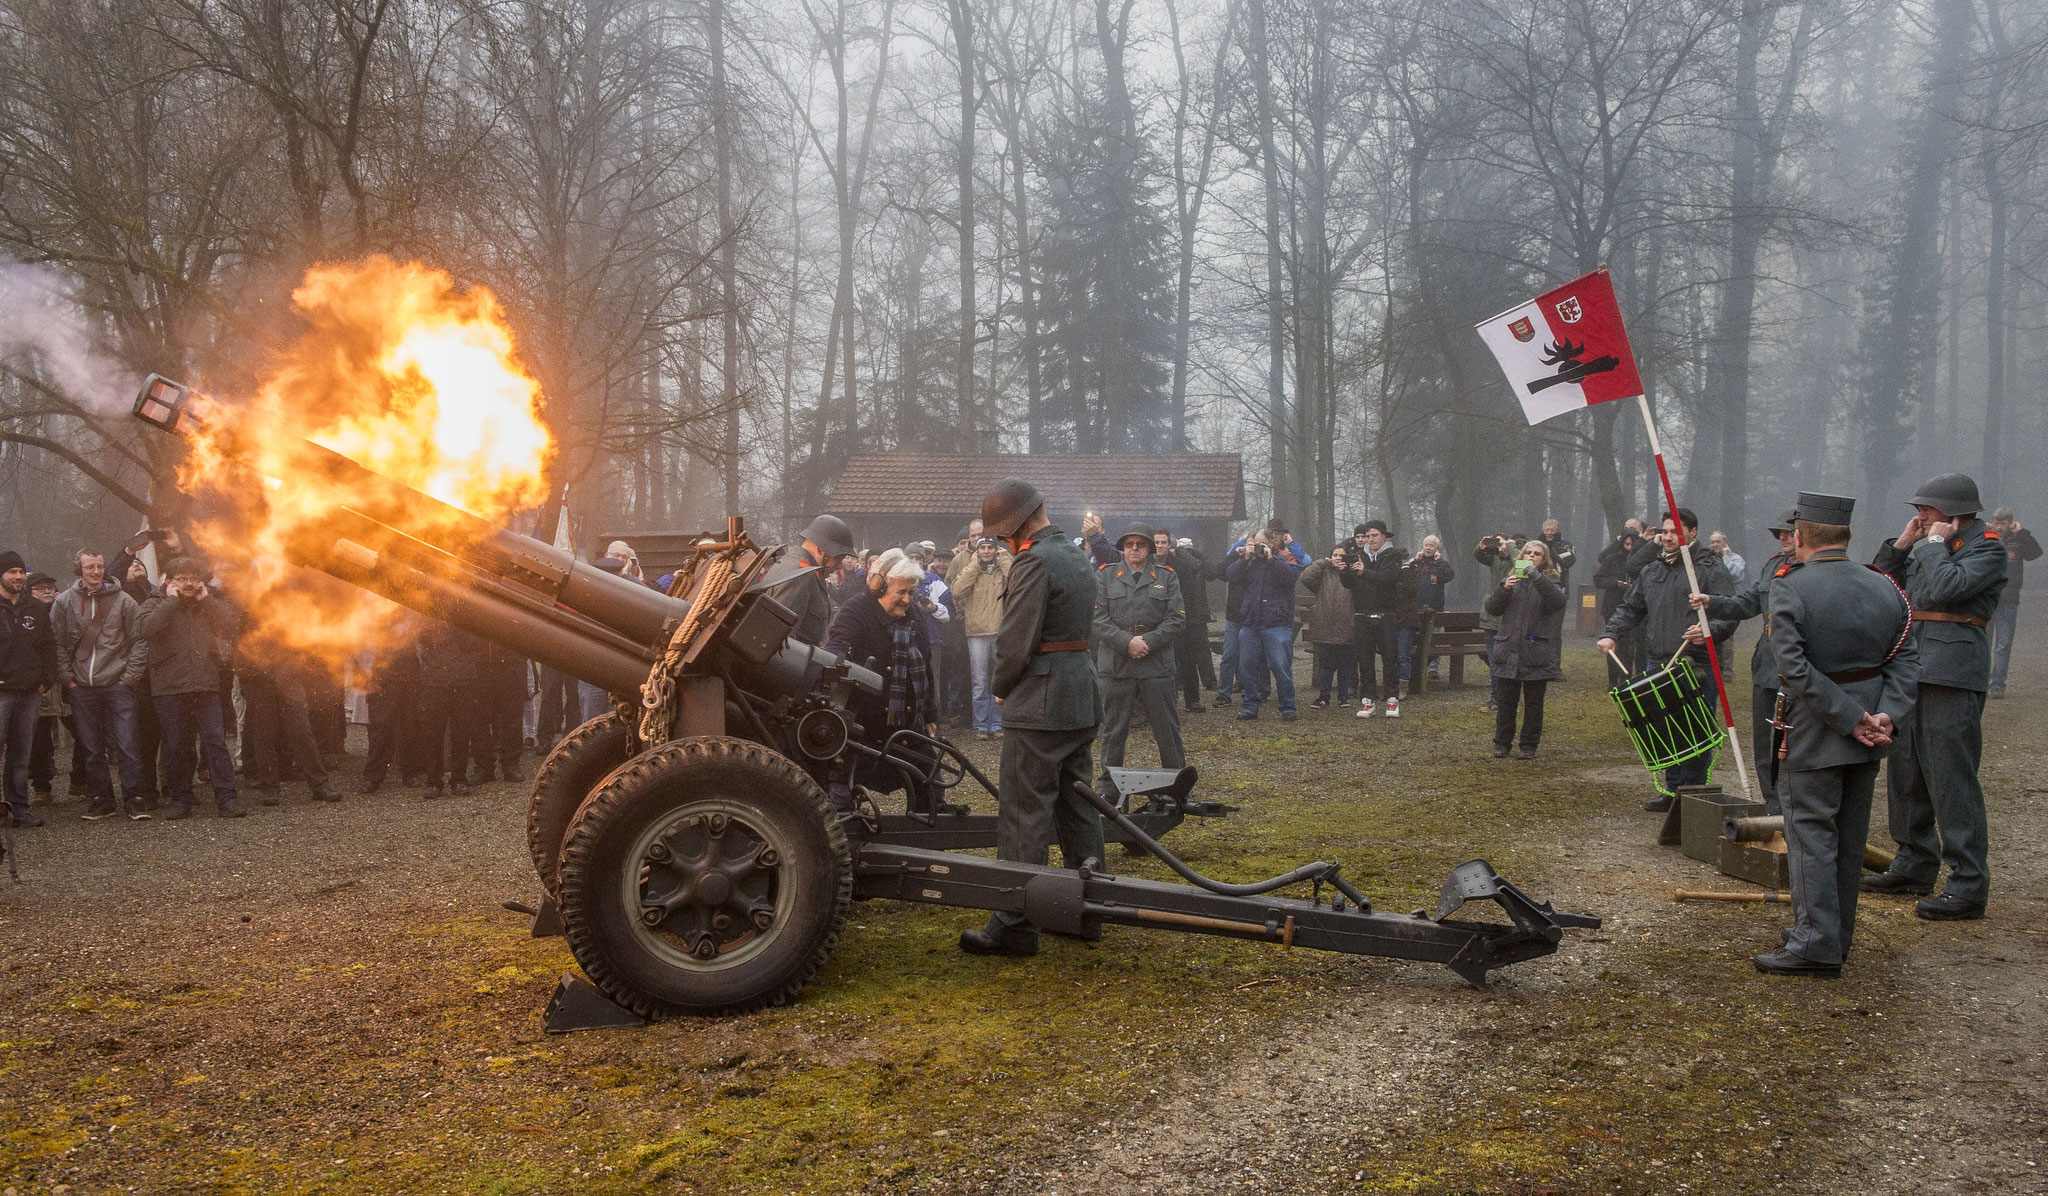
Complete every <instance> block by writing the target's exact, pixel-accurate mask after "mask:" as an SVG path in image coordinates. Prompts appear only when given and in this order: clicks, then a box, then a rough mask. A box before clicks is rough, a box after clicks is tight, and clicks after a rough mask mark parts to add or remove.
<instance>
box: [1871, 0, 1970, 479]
mask: <svg viewBox="0 0 2048 1196" xmlns="http://www.w3.org/2000/svg"><path fill="white" fill-rule="evenodd" d="M1974 10H1975V3H1974V0H1939V2H1938V3H1937V4H1936V5H1935V10H1934V14H1933V15H1934V21H1935V26H1934V44H1933V46H1932V48H1931V51H1930V55H1929V60H1928V64H1927V86H1926V94H1927V103H1926V105H1925V107H1924V108H1923V109H1922V112H1921V115H1920V119H1919V122H1918V123H1919V127H1918V129H1917V130H1915V132H1914V134H1913V137H1912V140H1911V141H1910V142H1909V143H1908V145H1907V148H1906V154H1905V157H1906V170H1907V182H1906V191H1905V195H1904V196H1903V197H1902V201H1901V207H1902V208H1903V211H1904V220H1903V223H1902V228H1901V232H1900V237H1899V240H1898V243H1897V245H1898V248H1897V250H1896V252H1895V254H1894V256H1893V265H1892V269H1891V270H1890V271H1889V274H1890V277H1889V278H1888V280H1887V285H1886V293H1885V295H1884V299H1883V315H1882V317H1881V319H1880V322H1879V324H1878V325H1877V326H1876V327H1875V328H1873V329H1872V330H1871V332H1872V336H1871V343H1870V346H1869V347H1870V353H1869V358H1870V360H1871V369H1870V373H1869V376H1868V379H1867V381H1866V384H1865V389H1864V402H1863V411H1862V422H1863V472H1864V493H1865V494H1866V495H1867V496H1868V499H1869V502H1868V504H1867V505H1868V506H1869V507H1870V508H1871V509H1872V510H1875V509H1878V508H1881V507H1883V506H1884V500H1886V499H1888V498H1892V497H1895V496H1896V495H1897V494H1898V493H1899V492H1900V487H1901V486H1902V485H1906V484H1910V479H1904V480H1902V479H1901V477H1900V472H1901V470H1902V468H1903V467H1904V466H1905V465H1906V462H1905V460H1904V454H1905V446H1906V439H1907V430H1908V428H1909V427H1910V424H1911V420H1912V415H1913V406H1914V403H1915V401H1916V399H1917V398H1918V397H1919V395H1920V390H1921V385H1922V382H1923V380H1924V377H1923V374H1922V372H1921V371H1922V366H1923V364H1924V362H1925V349H1926V346H1927V344H1928V343H1929V342H1930V341H1933V340H1935V338H1936V337H1937V336H1938V331H1937V326H1936V324H1935V318H1936V317H1937V316H1938V314H1939V311H1940V298H1941V273H1940V265H1941V262H1940V258H1939V257H1938V254H1939V251H1940V250H1939V241H1938V236H1937V234H1938V230H1939V229H1940V227H1941V189H1942V186H1941V185H1942V176H1943V174H1944V172H1945V168H1946V166H1947V165H1948V156H1949V152H1950V149H1951V147H1952V145H1953V142H1954V138H1955V135H1956V128H1957V111H1956V104H1957V100H1958V98H1959V96H1960V95H1961V91H1962V77H1961V69H1960V68H1961V63H1962V52H1963V46H1964V43H1965V42H1966V41H1968V39H1969V36H1970V31H1971V26H1972V23H1973V19H1974V17H1975V11H1974Z"/></svg>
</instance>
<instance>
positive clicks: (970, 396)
mask: <svg viewBox="0 0 2048 1196" xmlns="http://www.w3.org/2000/svg"><path fill="white" fill-rule="evenodd" d="M946 4H947V9H948V14H949V15H950V17H951V19H952V20H951V23H952V27H953V45H954V50H955V52H956V53H957V54H958V55H959V84H960V139H959V143H958V144H957V145H956V146H955V147H954V172H955V174H956V176H957V186H958V187H959V191H960V205H959V229H960V360H959V361H958V362H957V363H956V364H955V366H954V370H953V386H954V389H955V391H957V397H958V401H959V404H960V423H959V428H960V433H961V436H962V442H961V445H960V447H961V448H962V449H963V450H965V451H968V452H973V451H974V449H975V447H976V442H977V439H978V438H977V437H976V436H975V425H976V419H975V410H974V327H975V323H974V108H975V99H974V93H975V77H976V73H977V72H976V70H975V66H974V10H973V8H972V7H971V6H970V3H969V0H946Z"/></svg>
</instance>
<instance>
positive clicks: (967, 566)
mask: <svg viewBox="0 0 2048 1196" xmlns="http://www.w3.org/2000/svg"><path fill="white" fill-rule="evenodd" d="M980 525H981V520H979V519H977V520H975V521H974V526H975V527H979V526H980ZM1009 581H1010V556H1009V554H1008V553H1006V552H1004V551H1003V544H1002V541H1000V540H998V539H996V538H995V537H994V536H980V537H978V538H976V540H975V541H974V551H972V552H963V553H960V554H958V555H957V556H955V557H954V558H953V564H952V567H951V568H949V569H947V570H946V584H947V585H949V586H951V587H952V590H953V596H954V598H956V599H958V600H959V603H960V622H961V623H962V624H963V626H962V627H961V630H962V631H964V632H965V633H966V635H967V660H968V671H969V675H970V677H971V679H972V682H973V684H972V688H971V703H972V709H973V721H974V734H975V737H976V738H979V739H988V738H990V737H992V736H996V735H1000V734H1002V733H1003V708H1002V707H1001V706H998V705H997V704H996V695H995V691H994V690H992V689H990V688H989V681H990V678H991V677H992V676H993V674H994V672H995V663H996V632H997V631H998V630H1000V629H1001V627H1002V623H1003V587H1004V586H1006V585H1008V584H1009Z"/></svg>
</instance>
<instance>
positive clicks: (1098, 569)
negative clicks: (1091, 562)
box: [1095, 561, 1109, 573]
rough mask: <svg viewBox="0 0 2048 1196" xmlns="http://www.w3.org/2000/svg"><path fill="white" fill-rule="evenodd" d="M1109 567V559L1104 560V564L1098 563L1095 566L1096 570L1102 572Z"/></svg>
mask: <svg viewBox="0 0 2048 1196" xmlns="http://www.w3.org/2000/svg"><path fill="white" fill-rule="evenodd" d="M1107 568H1109V562H1107V561H1104V562H1103V563H1102V564H1100V565H1097V566H1095V571H1096V572H1097V573H1100V572H1102V571H1103V570H1104V569H1107Z"/></svg>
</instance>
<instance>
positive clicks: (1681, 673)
mask: <svg viewBox="0 0 2048 1196" xmlns="http://www.w3.org/2000/svg"><path fill="white" fill-rule="evenodd" d="M1608 696H1609V697H1612V698H1613V699H1614V705H1615V708H1616V709H1618V710H1620V711H1621V725H1622V726H1624V727H1626V728H1628V738H1629V742H1630V743H1633V744H1634V745H1635V748H1636V755H1637V756H1639V757H1641V758H1642V761H1643V767H1644V768H1647V769H1649V770H1650V774H1651V775H1652V776H1653V777H1657V776H1658V774H1660V773H1662V772H1663V771H1664V770H1665V769H1667V768H1675V767H1677V766H1678V765H1680V764H1683V763H1685V762H1686V761H1688V760H1692V759H1695V758H1697V757H1699V756H1701V755H1703V754H1705V753H1708V752H1716V751H1718V750H1719V749H1720V747H1721V744H1722V741H1724V740H1725V739H1727V737H1728V732H1727V730H1726V728H1724V727H1723V726H1722V725H1721V720H1720V719H1719V718H1718V717H1716V716H1715V713H1714V696H1713V694H1712V693H1711V692H1710V691H1709V690H1708V688H1707V684H1706V679H1705V678H1704V677H1703V676H1701V674H1700V670H1699V669H1698V668H1696V667H1695V666H1694V665H1693V663H1692V661H1690V660H1686V659H1683V658H1680V659H1679V660H1678V662H1677V663H1675V664H1673V665H1672V666H1671V667H1670V668H1667V669H1664V670H1662V671H1660V672H1655V673H1651V674H1649V675H1648V676H1646V677H1642V678H1639V679H1637V680H1635V681H1631V682H1629V683H1628V684H1627V685H1624V686H1621V687H1620V688H1618V689H1611V690H1609V691H1608ZM1711 767H1712V766H1711V765H1709V769H1710V770H1711ZM1710 775H1711V773H1710ZM1657 791H1658V792H1659V793H1666V792H1667V791H1666V790H1665V788H1664V784H1663V781H1662V779H1661V778H1659V779H1658V780H1657Z"/></svg>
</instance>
